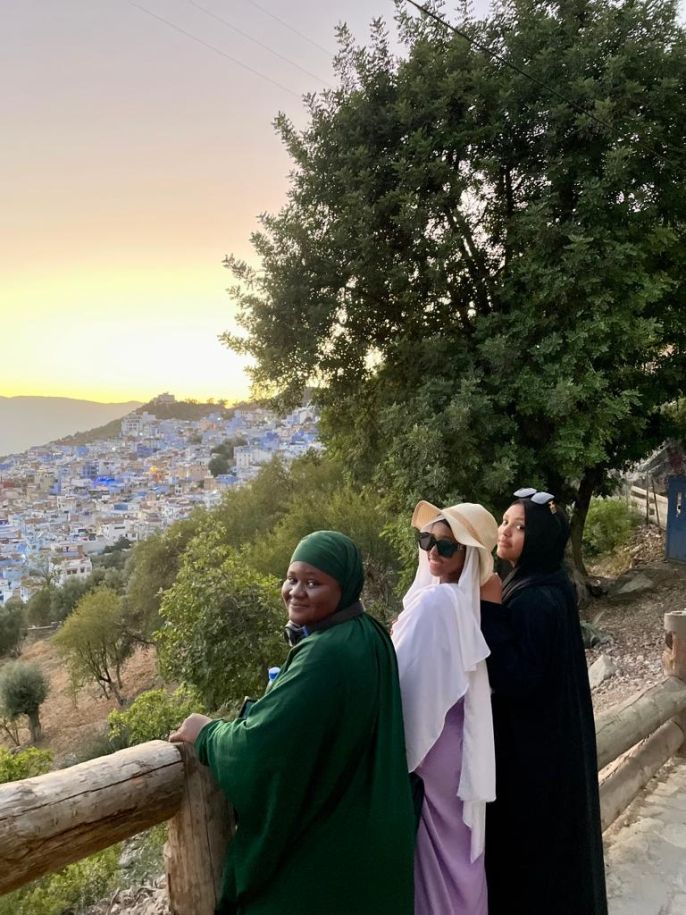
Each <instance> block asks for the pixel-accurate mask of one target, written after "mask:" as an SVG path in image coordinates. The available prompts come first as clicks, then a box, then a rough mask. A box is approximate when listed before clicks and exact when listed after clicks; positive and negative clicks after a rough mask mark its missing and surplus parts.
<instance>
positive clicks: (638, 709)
mask: <svg viewBox="0 0 686 915" xmlns="http://www.w3.org/2000/svg"><path fill="white" fill-rule="evenodd" d="M685 709H686V683H684V682H683V681H681V680H678V679H676V678H675V677H669V678H667V679H666V680H663V681H662V683H658V684H657V685H656V686H652V687H651V688H650V689H647V690H645V691H644V692H642V693H637V694H636V695H634V696H631V697H630V698H629V699H627V700H626V702H623V703H621V704H620V705H618V706H614V707H613V708H611V709H609V710H608V711H607V712H603V714H602V715H599V716H598V718H597V719H596V741H597V744H598V769H603V768H604V767H605V766H606V765H607V764H608V763H611V762H612V760H613V759H617V757H618V756H620V755H621V754H622V753H625V752H626V751H627V750H630V749H631V747H633V746H635V744H637V743H638V742H639V741H640V740H643V739H644V738H645V737H648V735H649V734H652V733H653V731H655V730H657V728H659V727H660V726H661V725H663V724H664V723H665V721H667V720H669V719H670V718H672V717H674V716H675V715H678V714H679V713H680V712H683V711H684V710H685Z"/></svg>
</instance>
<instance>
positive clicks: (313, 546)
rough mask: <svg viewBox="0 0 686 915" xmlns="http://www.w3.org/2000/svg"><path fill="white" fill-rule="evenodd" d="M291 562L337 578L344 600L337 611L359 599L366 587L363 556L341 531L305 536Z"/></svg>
mask: <svg viewBox="0 0 686 915" xmlns="http://www.w3.org/2000/svg"><path fill="white" fill-rule="evenodd" d="M291 562H306V563H307V564H308V565H311V566H314V568H315V569H320V570H321V571H322V572H326V574H327V575H330V576H331V577H332V578H335V579H336V581H337V582H338V584H339V585H340V586H341V600H340V602H339V604H338V606H337V607H336V610H342V609H343V608H344V607H349V606H350V605H351V604H354V603H355V601H356V600H359V597H360V594H362V586H363V585H364V569H363V568H362V556H361V555H360V551H359V550H358V548H357V547H356V546H355V544H354V543H353V542H352V540H351V539H350V537H346V536H345V534H339V533H338V531H315V532H314V533H313V534H308V535H307V537H303V539H302V540H301V541H300V543H299V544H298V545H297V546H296V548H295V550H294V552H293V555H292V556H291Z"/></svg>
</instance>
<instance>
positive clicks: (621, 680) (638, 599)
mask: <svg viewBox="0 0 686 915" xmlns="http://www.w3.org/2000/svg"><path fill="white" fill-rule="evenodd" d="M663 557H664V535H663V534H662V532H661V531H659V530H658V529H657V528H656V527H654V526H652V525H651V526H648V525H640V526H639V527H638V528H637V529H636V531H635V532H634V535H633V537H632V539H631V542H630V543H629V544H628V545H627V546H626V547H625V548H623V549H622V550H621V551H620V552H619V553H618V554H614V555H613V556H612V557H608V558H606V559H603V560H601V561H599V562H597V563H596V564H595V565H593V566H591V573H592V575H593V579H592V581H593V584H594V590H595V591H596V592H598V593H599V594H600V596H598V597H594V598H592V599H591V600H590V602H589V603H588V604H587V606H586V607H585V608H584V616H585V619H586V620H587V621H588V622H590V623H591V624H592V625H593V627H594V629H595V630H597V631H598V633H599V635H600V639H601V643H600V644H599V645H597V646H596V647H594V648H592V649H590V650H589V651H588V652H587V657H588V661H589V666H592V665H593V663H594V662H599V663H600V664H603V665H604V666H606V667H607V668H608V669H609V670H614V673H612V675H611V676H609V677H607V678H606V679H604V680H603V682H602V683H600V685H598V686H596V687H595V688H594V689H593V703H594V707H595V710H596V713H598V712H602V711H605V710H606V709H608V708H610V707H612V706H613V705H615V704H617V703H618V702H621V701H623V700H624V699H626V698H627V697H628V696H630V695H631V694H632V693H635V692H638V691H639V690H642V689H644V688H645V687H647V686H651V685H652V684H654V683H657V682H658V681H659V680H661V679H662V676H663V673H662V662H661V657H662V651H663V649H664V638H665V634H664V625H663V620H664V614H665V613H667V612H668V611H670V610H683V609H684V608H685V607H686V564H680V563H673V562H666V561H665V560H664V558H663ZM599 659H604V660H600V661H599Z"/></svg>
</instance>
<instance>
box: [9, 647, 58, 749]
mask: <svg viewBox="0 0 686 915" xmlns="http://www.w3.org/2000/svg"><path fill="white" fill-rule="evenodd" d="M47 695H48V681H47V680H46V678H45V676H44V675H43V674H42V673H41V669H40V667H38V665H37V664H27V663H25V662H24V661H13V662H12V663H10V664H7V665H6V666H5V667H4V668H3V670H2V676H0V705H1V706H2V708H3V710H4V712H5V713H6V715H7V716H8V718H9V719H10V720H15V719H17V718H18V717H19V716H20V715H26V717H27V718H28V719H29V730H30V731H31V742H32V743H36V742H37V741H38V740H39V739H40V734H41V723H40V714H39V710H40V707H41V705H42V704H43V702H45V699H46V696H47Z"/></svg>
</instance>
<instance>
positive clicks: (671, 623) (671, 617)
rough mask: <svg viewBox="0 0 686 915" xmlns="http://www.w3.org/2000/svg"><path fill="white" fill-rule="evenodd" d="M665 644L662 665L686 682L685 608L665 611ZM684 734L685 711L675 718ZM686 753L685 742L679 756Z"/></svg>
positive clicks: (666, 670) (685, 724) (685, 728)
mask: <svg viewBox="0 0 686 915" xmlns="http://www.w3.org/2000/svg"><path fill="white" fill-rule="evenodd" d="M665 632H666V636H665V644H666V646H667V647H666V648H665V650H664V652H663V654H662V665H663V667H664V669H665V673H667V674H668V675H669V676H670V677H678V678H679V680H682V681H683V682H684V683H686V610H672V611H671V612H670V613H665ZM674 720H675V721H676V723H677V724H678V725H679V727H680V728H681V730H682V731H683V732H684V734H686V712H682V713H681V714H680V715H678V716H677V717H676V718H675V719H674ZM685 754H686V742H684V743H683V744H682V745H681V749H680V750H679V754H678V755H679V756H683V755H685Z"/></svg>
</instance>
